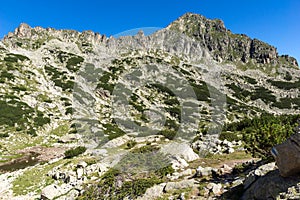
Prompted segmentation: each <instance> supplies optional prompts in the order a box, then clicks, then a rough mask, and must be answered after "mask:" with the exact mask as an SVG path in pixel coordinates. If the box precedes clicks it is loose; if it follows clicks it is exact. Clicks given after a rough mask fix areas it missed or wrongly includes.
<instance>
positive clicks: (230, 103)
mask: <svg viewBox="0 0 300 200" xmlns="http://www.w3.org/2000/svg"><path fill="white" fill-rule="evenodd" d="M0 66H1V69H0V105H1V106H0V111H1V112H0V130H1V132H0V137H1V139H0V172H1V171H2V173H3V174H2V175H0V178H1V179H3V180H6V179H7V180H6V181H4V182H3V183H1V187H0V188H1V189H0V196H3V197H4V199H5V198H13V196H15V197H16V198H23V199H34V198H36V197H39V196H40V195H41V191H43V192H44V193H43V195H44V197H43V198H45V199H47V198H48V199H54V198H56V197H61V198H62V199H65V198H64V197H65V196H72V195H73V196H72V197H70V198H71V199H72V198H75V197H77V196H78V195H79V194H80V192H82V191H83V187H85V186H86V185H89V184H91V183H93V181H97V180H99V177H101V176H102V175H103V174H104V172H106V171H107V170H109V169H110V168H112V167H113V166H119V170H120V169H121V171H122V170H123V171H126V170H124V169H128V168H131V167H132V166H131V165H130V164H132V163H130V162H126V159H125V158H127V159H129V160H130V159H132V160H134V161H132V162H135V161H136V160H142V161H143V159H144V161H145V162H144V163H143V162H141V163H138V164H136V166H138V167H133V169H134V170H133V171H132V173H137V172H138V173H137V174H139V173H142V174H143V173H145V171H149V173H150V174H151V173H154V174H155V177H157V180H156V179H153V180H152V179H151V180H148V179H149V177H148V176H145V177H143V176H141V177H143V179H138V180H139V181H142V183H140V184H144V182H146V183H145V184H146V185H147V184H148V183H149V181H150V182H151V183H149V185H148V188H150V187H151V186H154V185H156V186H154V187H157V188H158V189H159V188H165V187H167V185H168V184H169V182H170V184H171V186H168V187H170V188H172V189H166V188H165V189H164V194H163V193H161V195H162V196H172V195H173V192H172V191H173V190H174V188H175V189H178V191H182V190H184V189H187V188H190V186H195V184H196V183H194V182H186V183H182V184H183V185H184V186H178V185H176V184H178V183H177V181H178V180H181V179H182V180H184V178H182V177H186V176H189V175H191V174H193V172H194V171H193V169H192V168H188V166H189V165H190V163H189V162H192V161H193V162H196V163H197V160H199V159H200V157H201V156H204V155H207V154H222V153H233V152H234V151H235V150H236V149H241V151H242V149H243V148H242V141H236V142H234V143H231V142H228V141H227V140H225V142H224V141H222V140H219V139H218V138H217V137H218V134H219V133H220V132H221V130H222V126H223V125H224V124H228V123H231V122H236V121H239V120H241V119H244V118H252V117H254V116H258V115H260V114H262V113H271V114H297V113H298V114H299V108H300V97H299V86H300V73H299V67H298V63H297V61H296V60H295V59H294V58H292V57H289V56H287V55H278V53H277V50H276V48H275V47H273V46H271V45H269V44H266V43H264V42H262V41H259V40H257V39H251V38H249V37H247V36H246V35H243V34H242V35H239V34H234V33H232V32H231V31H229V30H228V29H226V28H225V26H224V24H223V22H222V21H221V20H210V19H206V18H205V17H203V16H201V15H197V14H191V13H188V14H185V15H184V16H182V17H180V18H179V19H178V20H176V21H174V22H172V23H171V24H170V25H169V26H168V27H167V28H165V29H162V30H159V31H157V32H155V33H153V34H151V35H149V36H145V35H144V34H143V32H139V33H138V34H137V35H135V36H124V37H120V38H113V37H106V36H105V35H100V34H98V33H94V32H92V31H85V32H82V33H80V32H77V31H73V30H55V29H52V28H42V27H35V28H31V27H30V26H29V25H27V24H21V25H20V26H19V27H18V28H16V30H15V31H14V32H13V33H8V35H7V36H5V38H4V39H3V40H2V41H1V42H0ZM212 145H213V146H212ZM78 146H85V147H86V148H87V150H86V151H82V152H80V153H83V152H84V153H83V154H82V155H81V157H80V156H79V157H76V156H77V155H74V158H73V156H71V158H68V159H63V157H64V156H66V154H65V153H64V152H65V151H67V150H68V149H69V150H70V149H71V150H74V151H75V149H76V147H78ZM180 146H181V147H182V151H178V152H176V151H174V149H177V147H180ZM208 147H209V148H208ZM179 149H180V148H179ZM77 150H78V149H77ZM77 150H76V151H77ZM193 150H194V151H193ZM78 154H79V153H78ZM136 154H137V155H136ZM140 154H141V155H140ZM237 154H238V155H240V154H242V155H243V156H246V157H247V155H244V154H243V152H237ZM128 156H129V158H128ZM139 156H141V157H139ZM149 157H151V158H153V159H154V160H155V161H157V162H158V163H159V164H155V163H151V164H149ZM243 159H244V158H242V159H241V160H243ZM249 159H250V158H249ZM250 160H251V159H250ZM1 163H2V164H1ZM13 163H17V164H16V165H14V164H13ZM146 166H147V167H146ZM170 166H171V168H170ZM160 168H162V169H164V170H166V171H164V170H163V171H159V169H160ZM187 168H188V169H187ZM73 169H74V170H75V171H74V170H73ZM72 170H73V171H72ZM110 170H111V169H110ZM174 170H175V171H174ZM184 170H187V171H184ZM194 170H195V169H194ZM209 171H211V170H209ZM109 172H111V171H109ZM111 173H112V174H114V176H115V177H119V176H117V175H116V173H117V172H114V171H112V172H111ZM161 173H162V174H161ZM174 173H175V175H174ZM176 173H177V175H176ZM199 173H200V172H199ZM62 174H63V175H62ZM170 174H173V175H170ZM220 175H222V173H221V174H220ZM32 177H35V178H36V179H35V180H36V181H34V182H33V181H32V180H31V178H32ZM67 177H69V178H67ZM133 177H134V176H132V177H130V176H129V177H119V178H120V181H119V182H122V183H126V184H128V185H129V186H132V187H133V185H131V184H133V182H132V181H130V180H133V179H134V180H135V178H137V177H135V178H133ZM141 177H139V178H141ZM180 177H181V179H180ZM121 179H122V180H121ZM158 179H161V180H162V182H161V181H158ZM102 180H103V179H102ZM110 180H111V179H110ZM116 181H117V180H116ZM143 181H144V182H143ZM172 181H173V182H174V184H173V183H171V182H172ZM193 181H194V179H193ZM62 183H63V185H61V184H62ZM126 184H125V185H124V184H123V186H124V187H125V186H126ZM159 184H160V185H159ZM166 184H167V185H166ZM172 184H173V185H172ZM92 185H93V184H92ZM121 185H122V184H121ZM138 185H139V184H138ZM129 186H128V187H129ZM168 187H167V188H168ZM214 187H219V186H212V187H211V189H213V188H214ZM2 188H3V189H2ZM44 188H46V189H45V190H44ZM55 188H56V189H55ZM57 188H59V189H57ZM117 188H118V187H117ZM119 188H121V189H122V186H120V187H119ZM123 189H124V188H123ZM123 189H122V190H123ZM208 190H210V189H208ZM49 191H50V192H49ZM53 191H55V192H53ZM124 191H126V188H125V189H124ZM220 191H221V190H220ZM104 192H107V194H105V195H109V190H107V191H104ZM145 192H146V191H145V190H144V189H142V190H141V191H139V192H138V194H139V195H137V196H140V197H141V196H142V195H143V193H145ZM198 192H199V191H198ZM150 193H151V192H150ZM150 193H149V194H150ZM175 193H176V192H175ZM181 193H184V192H181ZM195 193H197V191H195ZM217 193H218V192H216V194H217ZM176 194H177V193H176ZM218 194H219V193H218ZM49 195H50V196H51V195H52V196H51V197H49ZM99 195H100V196H101V195H103V193H99ZM18 196H19V197H18ZM20 196H21V197H20ZM121 197H122V198H126V197H128V196H126V195H125V196H120V197H119V198H121ZM136 198H137V197H136ZM141 198H142V197H141ZM144 198H145V199H147V198H148V197H144ZM149 198H150V197H149ZM151 198H152V197H151ZM153 198H154V197H153ZM155 198H156V197H155Z"/></svg>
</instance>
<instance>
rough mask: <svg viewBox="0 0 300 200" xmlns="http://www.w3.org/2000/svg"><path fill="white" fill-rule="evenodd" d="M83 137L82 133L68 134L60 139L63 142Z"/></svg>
mask: <svg viewBox="0 0 300 200" xmlns="http://www.w3.org/2000/svg"><path fill="white" fill-rule="evenodd" d="M80 138H82V136H81V135H80V134H67V135H64V136H62V137H61V138H60V139H59V140H58V141H59V142H61V143H71V142H75V141H77V140H79V139H80Z"/></svg>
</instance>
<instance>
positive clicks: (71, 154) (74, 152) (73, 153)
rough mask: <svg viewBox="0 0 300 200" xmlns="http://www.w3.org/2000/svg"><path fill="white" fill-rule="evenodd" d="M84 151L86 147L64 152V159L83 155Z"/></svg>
mask: <svg viewBox="0 0 300 200" xmlns="http://www.w3.org/2000/svg"><path fill="white" fill-rule="evenodd" d="M85 151H86V147H83V146H79V147H76V148H72V149H69V150H67V151H66V152H65V158H73V157H75V156H78V155H80V154H83V153H84V152H85Z"/></svg>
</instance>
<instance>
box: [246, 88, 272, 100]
mask: <svg viewBox="0 0 300 200" xmlns="http://www.w3.org/2000/svg"><path fill="white" fill-rule="evenodd" d="M257 99H261V100H262V101H263V102H265V103H267V104H268V103H273V102H276V97H275V96H274V95H273V93H272V91H270V90H268V89H267V88H264V87H257V88H256V89H255V91H254V92H253V93H252V95H251V100H253V101H254V100H257Z"/></svg>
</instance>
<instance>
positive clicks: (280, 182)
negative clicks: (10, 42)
mask: <svg viewBox="0 0 300 200" xmlns="http://www.w3.org/2000/svg"><path fill="white" fill-rule="evenodd" d="M299 188H300V176H293V177H282V176H280V174H279V171H278V170H274V171H271V172H269V173H267V174H266V175H265V176H262V177H260V178H258V179H257V180H256V181H255V182H253V183H252V185H250V187H249V188H248V189H247V190H246V191H245V192H244V194H243V197H242V200H249V199H255V200H266V199H300V191H299Z"/></svg>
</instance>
